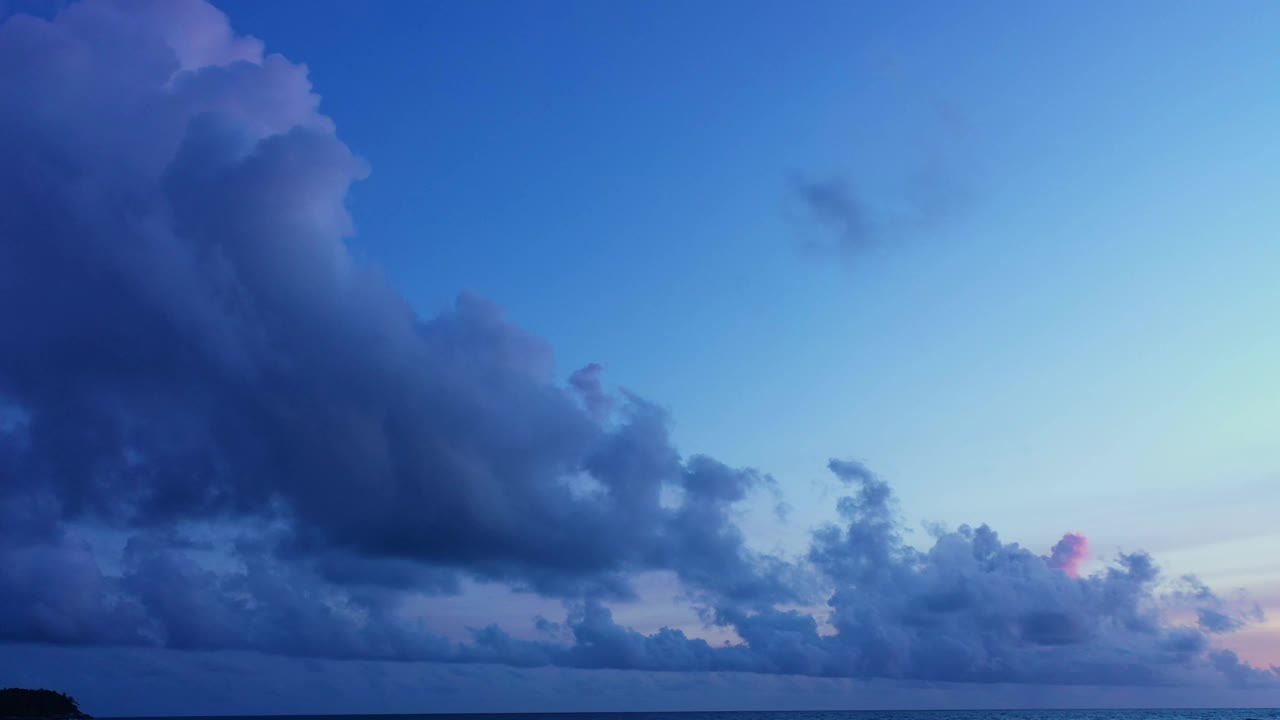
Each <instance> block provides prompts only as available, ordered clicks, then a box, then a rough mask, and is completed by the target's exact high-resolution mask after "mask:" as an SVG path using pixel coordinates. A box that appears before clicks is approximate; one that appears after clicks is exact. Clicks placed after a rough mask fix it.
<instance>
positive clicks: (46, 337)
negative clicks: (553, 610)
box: [0, 0, 1273, 682]
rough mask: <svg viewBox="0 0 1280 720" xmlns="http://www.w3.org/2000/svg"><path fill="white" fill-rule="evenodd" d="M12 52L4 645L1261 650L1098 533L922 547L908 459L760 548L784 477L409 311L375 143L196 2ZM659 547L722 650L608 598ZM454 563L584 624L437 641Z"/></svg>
mask: <svg viewBox="0 0 1280 720" xmlns="http://www.w3.org/2000/svg"><path fill="white" fill-rule="evenodd" d="M0 67H5V68H8V69H9V72H6V73H5V74H4V75H3V76H2V77H0V159H3V162H0V478H2V479H3V484H0V521H3V522H0V639H3V640H6V641H14V642H48V643H60V644H78V645H142V646H158V647H165V648H175V649H186V650H228V649H238V650H254V651H260V652H264V653H274V654H287V655H296V656H307V657H325V658H364V659H385V660H433V661H440V662H453V663H476V662H496V663H504V664H511V665H518V666H548V665H549V666H562V667H577V668H617V669H639V670H690V671H692V670H697V671H741V670H750V671H756V672H767V673H786V674H799V675H816V676H832V677H837V676H838V677H884V678H913V679H924V680H957V681H975V680H976V681H1017V682H1024V681H1027V682H1030V681H1034V682H1167V681H1169V680H1170V679H1176V678H1180V677H1184V676H1185V677H1200V676H1201V675H1202V674H1204V673H1205V672H1216V673H1218V674H1219V675H1222V676H1225V677H1227V678H1231V679H1233V680H1234V679H1237V678H1249V679H1250V680H1249V681H1250V682H1260V681H1261V680H1258V678H1268V677H1272V675H1273V673H1271V672H1270V671H1267V670H1260V669H1256V668H1251V667H1249V666H1248V665H1245V664H1243V663H1240V662H1239V661H1238V660H1236V661H1235V662H1234V663H1233V662H1230V658H1228V657H1227V656H1223V655H1221V654H1218V655H1211V654H1210V653H1211V652H1213V650H1212V649H1211V644H1210V643H1209V642H1208V640H1207V636H1206V634H1208V633H1220V632H1226V631H1229V630H1231V629H1234V628H1235V627H1239V626H1240V625H1242V624H1244V623H1245V622H1247V621H1248V620H1249V619H1250V618H1249V617H1248V616H1247V615H1246V614H1240V613H1238V612H1236V611H1235V610H1234V609H1233V608H1232V607H1231V606H1230V604H1229V603H1225V602H1224V601H1222V600H1221V599H1220V598H1218V597H1217V596H1215V595H1213V594H1212V592H1210V591H1209V590H1208V589H1207V588H1203V591H1202V590H1201V589H1199V588H1196V589H1194V591H1192V590H1187V589H1185V588H1183V589H1182V590H1179V591H1177V592H1176V593H1174V594H1173V595H1169V594H1167V593H1165V591H1164V590H1162V589H1161V588H1162V586H1161V584H1160V582H1159V581H1160V577H1159V574H1158V572H1157V570H1156V568H1155V565H1154V563H1153V562H1152V560H1151V558H1149V557H1148V556H1146V555H1143V554H1140V553H1139V554H1133V555H1126V556H1122V557H1121V558H1119V559H1118V561H1117V562H1116V563H1115V564H1113V565H1112V566H1110V567H1108V568H1106V569H1105V570H1103V571H1101V572H1099V573H1097V574H1095V575H1091V576H1088V577H1075V576H1074V574H1075V573H1077V572H1078V568H1079V565H1078V560H1079V557H1082V555H1080V553H1082V552H1083V551H1082V549H1081V548H1082V547H1083V545H1079V546H1076V545H1070V544H1068V545H1065V546H1062V548H1063V549H1062V550H1059V549H1057V548H1055V550H1054V551H1053V553H1052V554H1051V555H1050V556H1049V557H1048V558H1047V559H1046V558H1045V557H1042V556H1039V555H1036V554H1034V553H1032V552H1030V551H1029V550H1026V549H1023V548H1021V547H1019V546H1018V545H1016V544H1006V543H1004V542H1003V541H1001V540H1000V539H999V538H998V536H997V535H996V533H995V532H994V531H992V530H991V529H989V528H987V527H986V526H981V527H978V528H976V529H975V528H970V527H968V526H962V527H961V528H959V529H957V530H955V531H950V532H941V531H940V532H938V533H937V534H936V536H935V537H934V543H933V545H932V547H930V548H929V549H927V550H917V549H915V548H912V547H910V546H908V545H907V544H906V543H905V542H904V541H903V539H902V533H901V524H900V522H899V520H898V519H897V516H896V514H895V511H894V509H893V495H892V491H891V489H890V487H889V486H888V484H887V483H885V482H884V481H882V480H881V479H879V478H877V477H876V476H875V475H874V474H873V473H871V472H870V471H869V470H868V469H867V468H866V467H865V466H863V465H861V464H858V463H854V462H845V461H833V462H832V463H831V466H830V467H831V470H832V471H833V472H834V473H835V474H836V475H837V477H839V478H840V479H841V480H842V481H843V482H844V483H845V484H846V486H847V487H848V488H849V494H848V495H847V496H845V497H843V498H841V499H840V501H839V504H838V510H839V513H840V516H841V518H842V522H841V523H840V524H838V525H831V526H828V527H824V528H822V529H820V530H819V531H818V532H817V533H815V535H814V537H813V540H812V547H811V549H810V551H809V553H808V554H807V556H806V557H804V558H783V557H777V556H773V555H769V554H765V553H760V552H758V551H756V550H753V549H752V548H750V547H749V545H748V543H747V542H746V538H745V536H744V533H743V531H742V529H741V528H740V527H738V525H737V524H736V523H735V521H734V512H733V509H734V507H735V506H736V505H737V504H738V503H741V502H742V501H743V500H744V499H745V498H747V497H748V496H749V495H750V494H751V493H753V492H756V491H758V490H759V489H761V488H765V489H770V488H773V487H774V484H773V483H772V481H771V479H770V478H769V477H768V476H766V475H762V474H761V473H759V472H756V471H754V470H751V469H744V468H734V467H731V466H729V465H726V464H724V463H722V462H720V461H718V460H716V459H714V458H710V457H706V456H701V455H693V456H683V455H681V454H680V453H679V452H678V451H677V450H676V448H675V447H674V446H673V444H672V442H671V438H670V435H669V419H668V417H667V415H666V413H665V412H664V411H663V410H662V409H661V408H660V407H658V406H656V405H654V404H652V403H650V402H648V401H646V400H644V399H643V398H640V397H637V396H634V395H630V394H626V393H623V394H622V395H621V397H619V398H614V397H612V396H611V395H609V394H608V393H606V392H605V391H604V389H603V387H602V385H601V382H600V369H599V366H594V365H592V366H588V367H586V368H583V369H582V370H579V371H578V372H576V373H574V374H572V375H571V376H570V377H569V378H568V379H567V380H566V381H564V382H561V380H560V378H559V377H558V375H557V369H556V367H555V362H554V355H553V353H552V350H551V348H549V347H548V346H547V344H546V343H545V342H544V341H542V340H541V339H539V338H537V337H536V336H534V335H532V334H530V333H528V332H527V331H525V330H523V329H522V328H520V327H518V326H516V325H514V324H513V323H511V322H510V321H509V320H507V319H506V317H505V316H504V314H503V312H502V311H501V309H500V308H498V307H496V306H495V305H494V304H492V303H490V302H488V301H487V300H485V299H483V298H480V297H476V296H473V295H467V294H464V295H462V296H461V297H459V298H458V300H457V302H456V303H455V304H454V306H453V307H451V308H449V309H448V310H446V311H445V312H443V313H441V314H439V315H437V316H435V317H431V318H423V317H420V316H418V315H417V314H416V313H415V312H414V311H413V309H412V308H410V307H409V306H408V305H407V303H406V302H405V301H404V300H403V299H402V298H401V297H400V296H399V295H398V294H397V293H396V292H395V291H394V290H393V289H392V288H391V287H389V286H388V285H387V283H386V282H385V281H384V280H383V279H382V277H381V276H380V275H379V274H378V273H377V272H376V270H374V269H372V268H369V267H366V266H364V265H362V264H360V263H358V262H356V261H355V260H353V258H352V257H351V255H350V254H349V253H348V252H347V249H346V246H345V239H346V238H347V237H348V236H349V235H350V234H351V233H352V232H353V223H352V221H351V218H350V217H349V216H348V214H347V212H346V209H345V206H344V198H345V195H346V192H347V188H348V186H349V185H350V184H351V183H352V182H355V181H357V180H359V179H360V178H361V177H363V175H364V173H365V172H366V169H365V167H364V165H363V163H362V162H361V161H360V160H359V158H357V157H356V156H355V155H354V154H353V153H352V152H351V151H350V150H349V149H348V148H347V147H346V146H345V145H344V144H343V143H342V142H341V141H340V140H339V139H338V137H337V135H336V134H335V129H334V127H333V124H332V123H331V122H330V121H329V119H328V118H327V117H325V116H324V115H323V114H321V113H320V112H319V98H318V97H317V96H316V95H315V94H314V93H313V92H312V89H311V86H310V84H309V81H308V79H307V76H306V72H305V69H304V68H303V67H302V66H299V65H296V64H294V63H291V62H289V61H288V60H286V59H284V58H282V57H280V56H278V55H270V54H266V53H265V51H264V49H263V47H262V45H261V44H260V43H259V42H257V41H256V40H252V39H248V38H241V37H238V36H236V35H235V34H234V33H233V32H232V31H231V29H230V27H229V26H228V24H227V21H226V18H224V17H223V16H222V15H221V14H220V13H218V12H217V11H216V10H214V9H213V8H211V7H209V6H207V5H205V4H203V3H201V2H196V1H195V0H190V1H186V2H168V1H166V2H160V1H159V0H156V1H155V2H125V1H124V0H85V2H81V3H78V4H75V5H72V6H71V7H70V8H68V9H67V10H65V11H64V12H62V13H60V14H59V15H58V16H57V17H56V18H55V19H53V20H52V21H46V20H41V19H37V18H32V17H27V16H21V15H19V16H14V17H11V18H9V19H8V20H7V21H5V22H4V24H3V25H2V26H0ZM823 197H824V196H822V194H821V193H818V195H816V196H815V198H816V200H817V201H819V202H818V204H819V205H823V206H824V207H827V208H828V211H829V212H830V213H832V214H833V215H838V214H841V213H843V214H848V213H847V212H846V211H847V210H848V207H852V206H850V205H849V203H848V202H846V201H845V200H842V199H841V198H840V197H839V196H838V195H834V196H829V197H826V199H823ZM846 206H848V207H846ZM672 498H674V499H672ZM1068 537H1077V536H1068ZM111 539H115V540H118V541H119V542H116V543H115V545H114V546H115V547H117V548H119V550H118V552H115V553H114V554H113V553H112V552H107V551H105V550H104V548H107V547H110V546H112V543H111V542H108V540H111ZM1081 540H1082V537H1081ZM1064 542H1067V540H1065V539H1064ZM1072 542H1075V541H1072ZM1060 545H1061V543H1060ZM647 571H663V572H668V573H671V574H673V575H675V576H676V577H677V578H678V579H679V580H680V581H681V583H682V585H683V587H684V588H685V590H686V591H687V595H688V597H689V599H690V602H692V603H694V604H695V605H696V606H697V607H698V608H699V610H700V611H701V612H702V615H703V617H705V618H706V619H707V621H708V623H710V624H712V625H715V626H719V628H720V629H722V630H725V631H730V632H732V633H733V634H736V636H737V637H738V638H739V641H737V642H732V643H730V644H728V645H721V644H717V645H712V644H710V643H709V642H707V641H706V640H703V639H699V638H696V637H690V636H689V635H687V634H686V633H685V632H683V631H680V630H675V629H663V630H660V631H658V632H656V633H651V634H643V633H640V632H637V631H635V630H632V629H629V628H627V627H625V626H622V625H620V624H618V623H617V622H615V621H614V619H613V616H612V614H611V610H610V607H609V603H615V602H619V601H624V600H626V599H627V598H630V597H632V596H633V594H634V588H633V587H632V580H633V578H634V577H635V576H636V574H638V573H641V572H647ZM463 577H466V578H470V579H476V580H480V581H486V582H499V583H504V584H507V585H510V586H512V587H515V588H517V589H522V590H528V591H533V592H538V593H542V594H544V595H549V596H554V597H560V598H563V599H564V600H565V601H566V603H567V604H568V608H569V610H568V612H567V616H566V618H565V619H564V622H563V623H551V622H550V621H547V620H545V619H544V620H542V621H541V624H540V628H541V629H542V630H543V631H544V632H543V636H545V637H543V638H542V639H538V640H528V639H521V638H517V637H513V636H512V635H511V634H509V632H508V631H507V630H506V629H504V628H500V627H497V626H488V627H483V628H477V629H475V630H473V631H472V633H471V637H470V638H468V639H467V640H465V641H461V642H460V641H457V640H448V639H446V638H445V637H444V636H442V635H440V634H437V630H436V629H433V628H432V627H431V626H430V619H429V618H422V617H420V616H418V615H415V614H414V613H413V612H412V609H411V607H410V604H408V603H406V599H407V598H409V597H412V596H420V595H422V594H431V593H448V592H456V591H457V589H458V588H459V586H460V579H461V578H463ZM822 600H825V601H826V603H827V606H828V610H829V612H824V613H822V614H819V613H817V612H813V611H811V610H808V609H803V608H811V607H812V606H813V605H814V604H815V603H818V602H821V601H822ZM1175 601H1176V602H1175ZM1175 606H1176V607H1175ZM1178 612H1184V613H1186V612H1190V613H1192V614H1193V616H1195V617H1196V618H1198V620H1197V624H1194V625H1191V624H1186V623H1183V624H1180V621H1178V619H1177V613H1178ZM1251 673H1253V674H1251Z"/></svg>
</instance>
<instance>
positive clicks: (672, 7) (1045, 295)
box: [219, 2, 1280, 661]
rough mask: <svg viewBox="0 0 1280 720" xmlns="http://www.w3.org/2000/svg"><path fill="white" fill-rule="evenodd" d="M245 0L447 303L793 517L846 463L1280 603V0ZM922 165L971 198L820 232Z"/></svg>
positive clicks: (375, 252)
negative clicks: (529, 337)
mask: <svg viewBox="0 0 1280 720" xmlns="http://www.w3.org/2000/svg"><path fill="white" fill-rule="evenodd" d="M219 7H222V8H223V9H224V10H225V11H226V12H227V13H228V15H229V16H230V17H231V19H232V21H233V23H234V24H235V26H236V27H237V28H238V29H240V30H242V31H244V32H246V33H249V34H253V35H256V36H259V37H263V38H268V39H269V41H270V46H271V47H272V48H275V49H278V50H279V51H280V52H283V53H284V54H286V55H287V56H289V57H291V58H296V59H299V60H302V61H304V62H306V63H307V65H308V67H309V68H310V69H311V76H312V79H313V81H314V82H315V83H316V86H317V91H318V92H319V93H320V94H321V95H322V97H323V98H324V100H323V105H322V107H323V109H324V111H325V112H326V113H327V114H329V115H331V116H332V117H333V118H334V119H335V121H336V122H337V124H338V126H339V129H340V132H341V133H342V136H343V137H344V138H345V139H346V141H347V142H348V144H349V145H351V147H352V148H354V149H355V150H356V152H358V153H359V154H360V155H362V156H363V157H365V158H367V159H368V161H369V164H370V166H371V168H372V173H371V174H370V176H369V178H368V179H367V180H364V181H362V182H360V183H358V184H356V185H355V186H354V187H353V188H352V191H351V206H352V211H353V214H354V215H355V219H356V223H357V226H358V236H357V237H356V239H355V241H354V247H355V248H356V249H357V252H359V253H360V254H362V255H365V256H367V257H369V258H370V259H371V260H372V261H373V262H375V263H377V264H378V265H379V266H380V267H382V268H383V269H384V270H385V271H386V272H387V273H388V274H389V275H390V276H391V278H392V279H393V282H394V284H395V285H396V287H398V288H400V289H401V290H402V291H403V292H404V293H405V295H406V297H408V298H409V299H410V301H411V302H413V303H414V304H415V306H416V307H418V308H419V309H421V310H422V311H423V312H431V311H433V310H435V309H437V308H439V307H442V306H444V305H445V304H446V303H448V302H449V301H450V300H451V298H452V296H453V294H454V293H455V292H457V291H458V290H460V289H471V290H475V291H477V292H480V293H482V294H484V295H486V296H489V297H492V298H494V299H496V300H497V301H498V302H500V303H501V304H502V305H503V306H504V307H505V308H507V310H508V311H509V312H510V313H511V315H512V316H513V317H514V318H516V319H517V320H518V321H519V322H521V323H522V324H524V325H525V326H526V327H529V328H531V329H533V330H535V331H536V332H537V333H538V334H540V335H543V336H544V337H546V338H548V339H549V340H550V341H551V342H552V344H553V346H554V347H555V348H556V353H557V359H558V367H560V368H561V369H562V371H565V372H567V371H568V370H571V369H573V368H576V367H579V366H581V365H583V364H585V363H587V362H600V363H602V364H604V365H605V366H606V369H607V371H606V378H607V379H608V381H609V382H610V383H611V384H617V385H619V386H623V387H627V388H631V389H634V390H636V391H638V392H641V393H642V394H644V395H645V396H646V397H650V398H652V399H654V400H655V401H657V402H659V403H661V404H663V405H664V406H666V407H668V408H670V409H671V412H672V415H673V416H674V418H675V419H676V425H675V435H676V438H677V441H678V444H679V446H680V447H681V448H684V449H686V450H689V451H695V450H696V451H699V452H703V451H705V452H709V453H711V454H712V455H715V456H717V457H723V458H731V459H732V461H733V462H735V463H740V464H746V465H751V466H754V467H758V468H761V469H763V470H766V471H768V472H770V473H773V474H774V475H775V476H777V477H778V478H779V480H780V481H781V482H782V484H783V488H784V491H785V496H786V500H787V502H789V503H790V504H792V505H793V506H794V507H795V512H794V514H793V515H792V517H791V524H792V525H797V524H798V525H801V526H803V525H806V524H816V523H817V522H819V521H821V520H826V519H827V516H828V515H829V513H830V508H829V505H830V503H829V502H827V501H825V499H824V498H823V497H822V496H821V494H820V493H819V492H815V489H814V486H815V484H817V483H819V481H822V480H824V479H825V475H826V473H825V470H824V468H823V465H824V463H825V459H826V458H827V457H830V456H846V455H849V456H853V457H858V458H861V459H863V460H864V461H866V462H867V463H869V464H870V465H872V466H873V467H874V468H876V469H877V470H878V471H880V472H881V473H882V474H884V475H886V476H887V477H889V478H891V479H892V482H893V483H894V485H895V487H896V488H897V490H898V492H899V494H900V495H901V496H902V498H903V500H902V503H903V507H904V510H905V512H906V514H907V516H908V517H909V519H910V520H911V521H913V522H919V521H929V522H940V523H946V524H951V525H956V524H959V523H962V522H969V523H979V522H989V523H991V524H992V525H993V526H994V527H996V528H999V529H1002V530H1003V531H1005V533H1006V534H1008V535H1010V536H1011V537H1013V538H1016V539H1018V540H1020V541H1022V542H1024V543H1025V544H1028V545H1029V546H1031V547H1033V548H1036V549H1041V548H1047V547H1048V546H1049V545H1051V544H1052V543H1053V542H1054V541H1056V540H1057V539H1058V537H1059V536H1060V535H1061V533H1062V532H1063V531H1066V530H1079V531H1082V532H1085V533H1087V534H1088V535H1089V536H1090V537H1091V538H1092V539H1093V543H1094V547H1095V550H1097V551H1099V552H1100V553H1102V554H1104V555H1105V554H1111V553H1114V552H1116V551H1118V550H1122V549H1127V550H1133V549H1136V548H1146V549H1149V550H1151V551H1152V552H1157V551H1158V552H1159V555H1160V557H1161V559H1163V560H1164V561H1165V562H1166V563H1167V564H1170V566H1171V568H1173V569H1175V570H1176V571H1178V572H1197V573H1199V574H1201V575H1202V576H1204V577H1207V578H1210V577H1215V576H1217V575H1219V574H1220V575H1221V576H1222V579H1223V582H1225V583H1228V584H1230V585H1236V584H1239V585H1243V586H1246V587H1250V589H1252V590H1255V591H1257V592H1260V593H1264V594H1266V596H1268V597H1275V596H1276V595H1278V594H1280V568H1278V567H1277V566H1276V565H1275V564H1274V563H1273V562H1271V561H1270V558H1271V557H1274V553H1275V552H1276V550H1277V549H1280V535H1276V534H1275V533H1274V532H1272V531H1271V530H1270V529H1269V527H1268V526H1269V524H1270V517H1271V515H1272V513H1273V512H1274V508H1275V507H1280V505H1278V504H1277V503H1280V483H1277V482H1276V480H1277V472H1278V470H1277V466H1276V449H1277V448H1276V441H1275V437H1274V430H1273V428H1274V427H1276V425H1277V423H1278V422H1280V410H1278V409H1277V408H1280V403H1278V402H1277V390H1276V388H1275V387H1273V386H1274V383H1271V382H1269V381H1268V377H1269V376H1270V374H1271V373H1272V372H1274V369H1275V368H1276V367H1277V366H1278V365H1280V340H1278V339H1277V338H1276V337H1275V336H1274V333H1269V332H1267V331H1266V328H1267V327H1268V325H1269V322H1270V318H1272V317H1274V316H1275V314H1276V312H1277V311H1280V294H1277V292H1276V290H1275V288H1274V287H1273V285H1274V283H1273V282H1272V274H1273V273H1272V268H1274V267H1276V266H1277V264H1278V263H1280V245H1277V243H1276V242H1275V241H1274V239H1273V234H1274V228H1275V225H1276V221H1277V218H1276V211H1275V209H1274V207H1273V205H1274V187H1273V185H1274V183H1275V180H1274V177H1273V176H1274V168H1275V167H1276V166H1277V162H1278V161H1280V157H1278V155H1280V148H1277V146H1276V144H1275V143H1273V142H1270V139H1271V137H1272V135H1273V133H1274V128H1275V127H1277V126H1278V125H1280V92H1277V90H1276V88H1275V72H1274V71H1275V59H1274V56H1275V50H1276V47H1275V42H1276V41H1275V36H1274V33H1273V32H1271V30H1270V28H1272V27H1274V22H1275V20H1276V8H1275V7H1274V6H1272V5H1270V4H1267V3H1233V4H1232V5H1230V6H1228V7H1226V8H1213V9H1211V8H1207V7H1203V6H1197V5H1196V4H1193V3H1175V4H1169V3H1141V2H1134V3H1124V4H1122V5H1119V6H1106V5H1103V4H1095V5H1085V6H1076V7H1070V6H1067V5H1060V4H1031V5H1026V4H1015V3H1001V2H997V3H972V4H965V5H956V6H940V5H939V4H937V3H894V4H888V3H884V4H876V3H864V4H853V3H811V4H807V5H806V6H805V7H804V8H801V9H797V8H795V7H791V6H788V5H785V4H781V3H698V4H693V5H689V4H682V3H659V4H658V5H656V6H652V5H637V4H608V5H599V4H589V3H588V4H582V3H579V4H574V3H528V4H524V5H518V6H514V7H513V6H510V5H506V4H492V3H474V4H466V5H455V4H445V3H418V4H407V5H404V6H394V5H392V6H387V7H385V8H377V9H372V8H370V7H367V6H357V5H353V4H349V3H341V2H329V3H320V4H315V5H311V6H310V7H309V10H308V11H307V12H303V13H300V12H299V7H298V5H297V4H291V3H279V4H274V5H271V4H268V5H262V4H258V3H237V2H223V3H220V4H219ZM921 176H924V177H927V178H929V181H931V182H935V183H937V184H940V185H942V186H943V188H942V191H943V192H944V193H945V194H946V195H948V196H949V197H951V198H953V199H952V200H951V201H950V203H949V207H947V208H946V209H945V210H944V211H940V212H939V217H937V218H935V219H933V220H931V221H930V222H928V223H914V222H911V221H909V220H908V221H904V222H903V223H902V224H903V225H904V226H905V227H901V228H895V229H893V230H891V231H887V232H886V233H885V237H883V238H880V239H878V240H877V241H876V242H875V243H874V245H872V246H871V247H868V248H866V249H865V250H862V251H857V252H854V253H850V254H847V255H843V254H840V253H813V252H805V251H803V249H802V248H803V247H804V245H805V244H806V243H809V242H813V241H814V238H815V234H819V235H818V237H819V238H821V235H820V233H822V232H823V231H824V228H822V227H821V226H820V225H818V224H816V223H814V222H813V221H812V219H811V218H809V217H807V216H806V215H805V213H804V208H803V207H802V206H801V204H800V203H799V202H798V200H797V198H796V197H794V195H793V191H792V189H793V183H794V181H795V179H796V178H797V177H799V178H813V179H818V180H833V179H835V180H841V181H843V182H845V183H847V184H849V185H851V186H854V187H856V188H857V191H858V192H859V193H860V194H862V196H863V197H865V198H866V202H867V203H868V205H869V206H870V207H871V208H872V212H874V213H877V214H882V215H884V216H885V217H887V218H890V219H889V220H887V221H886V222H889V223H893V222H895V220H893V218H896V217H897V216H898V215H902V214H908V215H909V214H910V213H909V212H905V213H904V210H903V206H904V205H909V204H910V202H911V192H912V190H911V189H910V188H911V185H912V183H913V182H917V181H918V178H920V177H921ZM760 514H761V515H763V517H761V518H759V523H760V525H761V527H760V528H759V532H761V533H762V534H764V535H765V536H766V537H769V538H770V539H771V540H774V541H776V542H780V543H788V542H792V541H795V542H803V536H802V534H800V533H796V532H794V531H795V528H794V527H787V528H784V529H777V528H774V527H772V525H771V524H770V523H769V517H768V513H760ZM1270 659H1272V661H1275V660H1277V658H1270Z"/></svg>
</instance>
